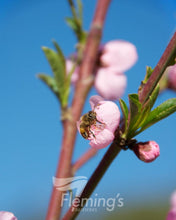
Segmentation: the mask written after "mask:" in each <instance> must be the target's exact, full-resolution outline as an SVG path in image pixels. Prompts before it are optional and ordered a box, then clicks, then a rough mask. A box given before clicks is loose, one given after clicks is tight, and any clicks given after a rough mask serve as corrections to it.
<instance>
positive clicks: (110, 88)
mask: <svg viewBox="0 0 176 220" xmlns="http://www.w3.org/2000/svg"><path fill="white" fill-rule="evenodd" d="M137 59H138V55H137V51H136V47H135V46H134V45H133V44H132V43H130V42H127V41H122V40H115V41H110V42H108V43H106V44H105V45H103V46H101V48H100V49H99V57H98V61H97V63H98V64H97V67H96V71H95V81H94V86H95V88H96V90H97V91H98V93H99V94H100V95H101V96H102V97H103V98H105V99H109V100H117V99H119V98H120V97H121V96H122V95H123V93H124V91H125V88H126V84H127V79H126V76H125V74H124V72H125V71H127V70H128V69H130V68H131V67H132V66H133V65H134V64H135V63H136V61H137ZM73 64H74V63H73V61H71V60H70V59H67V62H66V68H67V72H70V70H71V69H72V67H73ZM78 71H79V66H77V67H76V68H75V71H74V72H73V74H72V79H71V80H72V84H75V83H76V82H77V80H78Z"/></svg>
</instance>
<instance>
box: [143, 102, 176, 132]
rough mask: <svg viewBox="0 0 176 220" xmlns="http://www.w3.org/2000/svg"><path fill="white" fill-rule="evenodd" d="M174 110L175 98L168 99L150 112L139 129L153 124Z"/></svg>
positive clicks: (175, 106) (175, 108) (175, 109)
mask: <svg viewBox="0 0 176 220" xmlns="http://www.w3.org/2000/svg"><path fill="white" fill-rule="evenodd" d="M175 111H176V98H172V99H168V100H167V101H165V102H164V103H162V104H161V105H159V106H158V107H157V108H155V109H154V110H153V111H152V112H150V114H149V116H148V118H147V120H146V122H145V123H144V124H143V126H142V128H141V131H143V130H145V129H146V128H148V127H150V126H151V125H153V124H155V123H156V122H158V121H160V120H162V119H164V118H166V117H168V116H169V115H170V114H172V113H174V112H175Z"/></svg>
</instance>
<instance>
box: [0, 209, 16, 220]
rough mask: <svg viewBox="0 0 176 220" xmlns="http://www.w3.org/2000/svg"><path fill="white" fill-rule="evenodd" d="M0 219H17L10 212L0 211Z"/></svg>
mask: <svg viewBox="0 0 176 220" xmlns="http://www.w3.org/2000/svg"><path fill="white" fill-rule="evenodd" d="M0 220H17V218H16V217H15V216H14V214H13V213H11V212H5V211H0Z"/></svg>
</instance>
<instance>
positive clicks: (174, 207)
mask: <svg viewBox="0 0 176 220" xmlns="http://www.w3.org/2000/svg"><path fill="white" fill-rule="evenodd" d="M170 203H171V208H170V210H169V213H168V215H167V218H166V220H176V191H174V192H173V194H172V195H171V201H170Z"/></svg>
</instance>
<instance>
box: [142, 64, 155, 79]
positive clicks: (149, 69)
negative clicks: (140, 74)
mask: <svg viewBox="0 0 176 220" xmlns="http://www.w3.org/2000/svg"><path fill="white" fill-rule="evenodd" d="M152 73H153V69H152V68H151V67H150V66H147V68H146V75H145V79H144V81H143V82H144V83H146V82H147V81H148V79H149V78H150V76H151V75H152Z"/></svg>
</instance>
